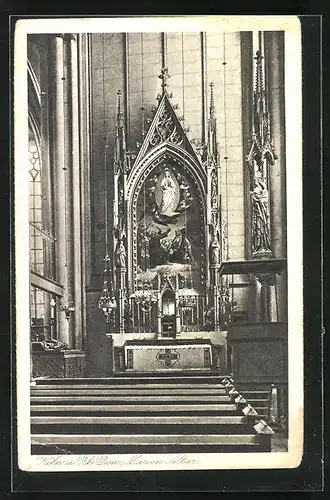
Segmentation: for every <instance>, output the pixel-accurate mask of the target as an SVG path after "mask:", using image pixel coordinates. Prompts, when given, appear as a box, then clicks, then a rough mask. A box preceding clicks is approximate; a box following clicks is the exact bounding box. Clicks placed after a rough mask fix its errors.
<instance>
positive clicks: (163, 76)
mask: <svg viewBox="0 0 330 500" xmlns="http://www.w3.org/2000/svg"><path fill="white" fill-rule="evenodd" d="M158 78H160V79H161V80H162V92H163V94H165V92H166V87H168V83H167V80H168V79H169V78H171V76H170V74H169V72H168V68H162V69H161V73H160V75H158Z"/></svg>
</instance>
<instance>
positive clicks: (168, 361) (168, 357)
mask: <svg viewBox="0 0 330 500" xmlns="http://www.w3.org/2000/svg"><path fill="white" fill-rule="evenodd" d="M179 359H180V354H179V353H178V351H175V350H173V349H164V351H163V352H159V353H158V354H157V360H158V361H159V362H161V363H162V364H163V362H164V364H165V366H166V367H171V366H173V365H174V364H175V363H176V362H177V361H178V360H179Z"/></svg>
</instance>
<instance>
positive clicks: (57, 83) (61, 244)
mask: <svg viewBox="0 0 330 500" xmlns="http://www.w3.org/2000/svg"><path fill="white" fill-rule="evenodd" d="M51 51H52V53H53V55H54V67H53V90H54V92H53V95H54V108H53V116H54V121H53V127H54V181H55V193H56V204H55V225H56V264H57V266H56V268H57V276H56V279H57V281H58V282H59V283H61V285H62V286H63V297H62V301H63V304H64V305H67V303H68V268H67V253H66V252H67V249H66V237H67V234H66V213H65V210H66V207H65V200H66V198H65V196H64V193H65V167H66V165H65V127H64V86H63V82H64V80H63V79H64V54H63V35H55V36H54V38H52V40H51ZM58 337H59V340H60V341H61V342H64V343H66V344H68V345H69V344H70V338H69V325H68V320H67V319H66V318H65V312H64V311H62V310H60V311H59V314H58Z"/></svg>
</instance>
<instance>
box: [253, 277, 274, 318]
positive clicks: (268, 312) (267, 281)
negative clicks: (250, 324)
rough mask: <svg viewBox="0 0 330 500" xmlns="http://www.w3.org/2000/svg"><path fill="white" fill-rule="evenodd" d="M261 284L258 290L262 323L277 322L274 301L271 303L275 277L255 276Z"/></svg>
mask: <svg viewBox="0 0 330 500" xmlns="http://www.w3.org/2000/svg"><path fill="white" fill-rule="evenodd" d="M257 279H258V281H259V282H260V284H261V289H260V303H261V317H260V320H261V321H262V323H269V322H272V321H277V311H276V299H275V303H274V302H273V299H274V293H276V290H275V275H274V274H261V275H258V276H257Z"/></svg>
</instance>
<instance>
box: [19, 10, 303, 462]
mask: <svg viewBox="0 0 330 500" xmlns="http://www.w3.org/2000/svg"><path fill="white" fill-rule="evenodd" d="M14 45H15V46H14V50H15V53H14V143H15V155H14V163H15V165H14V181H15V193H14V197H15V248H16V253H15V280H16V290H15V292H16V326H17V331H16V339H17V343H16V357H17V374H16V375H17V387H16V397H17V446H18V465H19V468H20V469H21V470H23V471H34V472H53V471H56V472H60V471H119V470H123V471H132V470H202V469H204V470H206V469H247V468H248V469H281V468H283V469H284V468H286V469H288V468H295V467H298V466H299V464H300V462H301V458H302V453H303V437H304V436H303V416H304V404H303V399H304V398H303V383H304V378H303V299H302V297H303V292H302V290H303V285H302V279H303V273H302V259H303V255H302V96H301V87H302V71H301V33H300V22H299V19H298V18H297V17H295V16H269V17H267V16H245V17H244V16H177V17H175V16H164V17H157V16H151V17H134V18H133V17H132V18H130V17H118V18H116V17H107V18H92V17H91V18H71V19H68V18H66V19H64V18H57V19H52V18H47V19H45V18H42V19H38V18H36V19H21V20H18V22H17V23H16V27H15V33H14Z"/></svg>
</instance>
